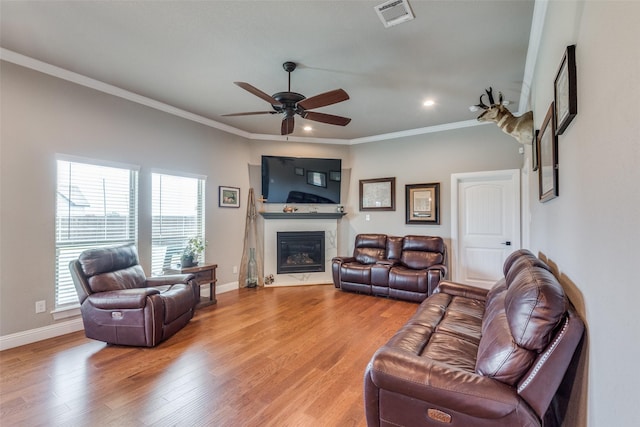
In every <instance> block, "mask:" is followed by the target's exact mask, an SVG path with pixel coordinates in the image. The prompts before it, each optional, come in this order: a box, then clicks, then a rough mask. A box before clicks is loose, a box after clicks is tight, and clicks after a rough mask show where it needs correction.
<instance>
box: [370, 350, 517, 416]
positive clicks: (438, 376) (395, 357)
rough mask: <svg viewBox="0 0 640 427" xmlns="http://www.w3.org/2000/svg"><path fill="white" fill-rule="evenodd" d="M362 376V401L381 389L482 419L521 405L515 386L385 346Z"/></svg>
mask: <svg viewBox="0 0 640 427" xmlns="http://www.w3.org/2000/svg"><path fill="white" fill-rule="evenodd" d="M365 376H366V377H369V378H370V383H369V384H368V388H369V389H365V401H368V399H369V397H373V396H372V395H375V394H377V392H378V389H383V390H386V391H390V392H394V393H399V394H402V395H405V396H410V397H412V398H416V399H420V400H422V401H424V402H428V403H430V404H433V405H436V406H440V407H445V408H448V409H451V410H453V411H457V412H460V413H464V414H468V415H470V416H474V417H479V418H485V419H492V418H501V417H504V416H506V415H507V414H510V413H512V412H513V411H514V410H515V409H516V408H518V407H519V406H521V405H522V403H521V402H520V401H519V399H518V396H517V394H516V393H515V391H514V389H513V388H512V387H509V386H508V385H506V384H503V383H501V382H499V381H497V380H494V379H491V378H487V377H484V376H481V375H478V374H475V373H473V372H465V371H462V370H460V369H458V368H456V367H454V366H450V365H447V364H446V363H443V362H438V361H434V360H433V359H430V358H428V357H420V356H417V355H415V354H412V353H411V352H409V351H406V350H401V349H397V348H392V347H387V346H385V347H382V348H381V349H380V350H378V351H377V352H376V354H375V355H374V357H373V359H372V360H371V362H370V363H369V365H368V366H367V371H366V374H365ZM366 382H367V381H365V383H366ZM374 386H375V387H374ZM367 395H371V396H367Z"/></svg>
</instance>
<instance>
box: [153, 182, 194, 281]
mask: <svg viewBox="0 0 640 427" xmlns="http://www.w3.org/2000/svg"><path fill="white" fill-rule="evenodd" d="M151 177H152V208H151V210H152V226H151V246H152V254H151V271H152V274H153V275H161V274H163V273H164V272H165V271H166V270H168V269H171V268H173V269H175V268H178V264H179V263H180V257H181V256H182V253H183V251H184V249H185V247H186V245H187V240H189V238H191V237H198V236H199V237H201V238H202V239H203V240H204V179H202V178H190V177H183V176H176V175H167V174H161V173H153V174H151ZM202 259H204V254H203V255H202V258H201V260H202Z"/></svg>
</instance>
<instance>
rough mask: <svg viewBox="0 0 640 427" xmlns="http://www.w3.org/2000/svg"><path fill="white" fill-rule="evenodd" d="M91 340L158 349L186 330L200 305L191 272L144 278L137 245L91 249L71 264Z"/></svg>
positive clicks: (88, 335) (195, 283) (84, 320)
mask: <svg viewBox="0 0 640 427" xmlns="http://www.w3.org/2000/svg"><path fill="white" fill-rule="evenodd" d="M69 269H70V270H71V277H72V279H73V283H74V285H75V287H76V291H77V293H78V299H79V300H80V312H81V314H82V320H83V323H84V331H85V335H86V336H87V338H92V339H95V340H99V341H104V342H107V343H109V344H118V345H130V346H143V347H154V346H155V345H157V344H159V343H160V342H162V341H164V340H166V339H167V338H169V337H170V336H172V335H173V334H175V333H176V332H178V331H179V330H180V329H182V328H183V327H184V326H185V325H186V324H187V323H189V320H191V318H192V317H193V315H194V312H195V307H196V304H197V302H199V301H200V286H198V284H197V282H196V281H195V276H194V275H193V274H173V275H167V276H158V277H148V278H147V277H145V274H144V271H143V269H142V267H141V266H140V264H139V262H138V252H137V249H136V247H135V245H133V244H129V245H122V246H112V247H105V248H96V249H89V250H86V251H84V252H82V253H81V254H80V257H79V258H78V259H77V260H74V261H71V262H70V263H69Z"/></svg>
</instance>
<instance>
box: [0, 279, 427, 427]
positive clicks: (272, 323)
mask: <svg viewBox="0 0 640 427" xmlns="http://www.w3.org/2000/svg"><path fill="white" fill-rule="evenodd" d="M416 308H417V305H416V304H414V303H409V302H403V301H395V300H389V299H384V298H378V297H371V296H365V295H358V294H352V293H346V292H342V291H339V290H337V289H335V288H334V287H333V286H332V285H320V286H302V287H282V288H270V289H262V288H259V289H240V290H237V291H232V292H227V293H224V294H221V295H219V296H218V304H217V305H214V306H209V307H206V308H202V309H200V310H198V312H197V313H196V316H195V317H194V318H193V319H192V320H191V322H190V323H189V325H187V326H186V327H185V328H184V329H183V330H182V331H180V332H178V333H177V334H176V335H174V336H173V337H171V338H170V339H169V340H167V341H165V342H164V343H162V344H160V345H159V346H157V347H155V348H151V349H147V348H129V347H119V346H111V345H106V344H104V343H102V342H98V341H94V340H89V339H87V338H85V337H84V334H83V332H76V333H72V334H68V335H65V336H62V337H58V338H53V339H50V340H46V341H41V342H38V343H34V344H29V345H26V346H23V347H19V348H14V349H9V350H5V351H3V352H0V424H1V425H3V426H9V425H13V426H18V425H19V426H45V425H46V426H174V425H177V426H234V427H236V426H278V427H282V426H341V427H342V426H364V425H366V422H365V415H364V408H363V397H362V393H363V392H362V379H363V374H364V370H365V367H366V365H367V363H368V362H369V360H370V358H371V356H372V355H373V353H374V352H375V350H376V349H377V348H378V347H380V346H381V345H382V344H384V343H385V342H386V341H387V340H388V339H389V338H390V337H391V336H392V335H393V334H394V333H395V331H397V330H398V329H399V328H400V326H402V325H403V324H404V323H405V322H406V321H407V319H408V318H409V317H410V316H411V315H412V314H413V313H414V312H415V310H416Z"/></svg>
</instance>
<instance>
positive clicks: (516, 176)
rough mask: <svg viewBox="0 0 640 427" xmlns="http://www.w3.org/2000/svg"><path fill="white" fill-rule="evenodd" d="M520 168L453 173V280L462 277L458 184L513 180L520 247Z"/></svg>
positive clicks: (450, 260) (450, 267) (450, 263)
mask: <svg viewBox="0 0 640 427" xmlns="http://www.w3.org/2000/svg"><path fill="white" fill-rule="evenodd" d="M520 173H521V171H520V169H504V170H495V171H482V172H464V173H452V174H451V256H450V257H449V271H450V272H451V280H453V281H455V280H457V279H458V277H460V265H459V263H458V257H459V254H460V239H459V236H458V221H459V218H458V204H459V201H458V196H459V195H458V185H459V184H460V183H461V182H463V181H466V180H469V179H472V178H475V179H483V178H484V179H487V180H489V179H491V178H496V177H505V178H507V177H510V178H511V180H512V181H513V184H514V188H515V189H516V191H515V193H516V194H514V197H515V203H516V204H517V205H518V213H519V215H518V218H517V219H518V222H519V223H520V227H519V228H520V229H519V234H520V235H519V236H518V237H519V238H520V239H519V240H520V247H521V245H522V242H523V236H522V234H523V233H522V224H523V221H522V219H523V218H522V186H521V177H520ZM520 247H517V248H516V247H514V248H513V249H514V250H516V249H520Z"/></svg>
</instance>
